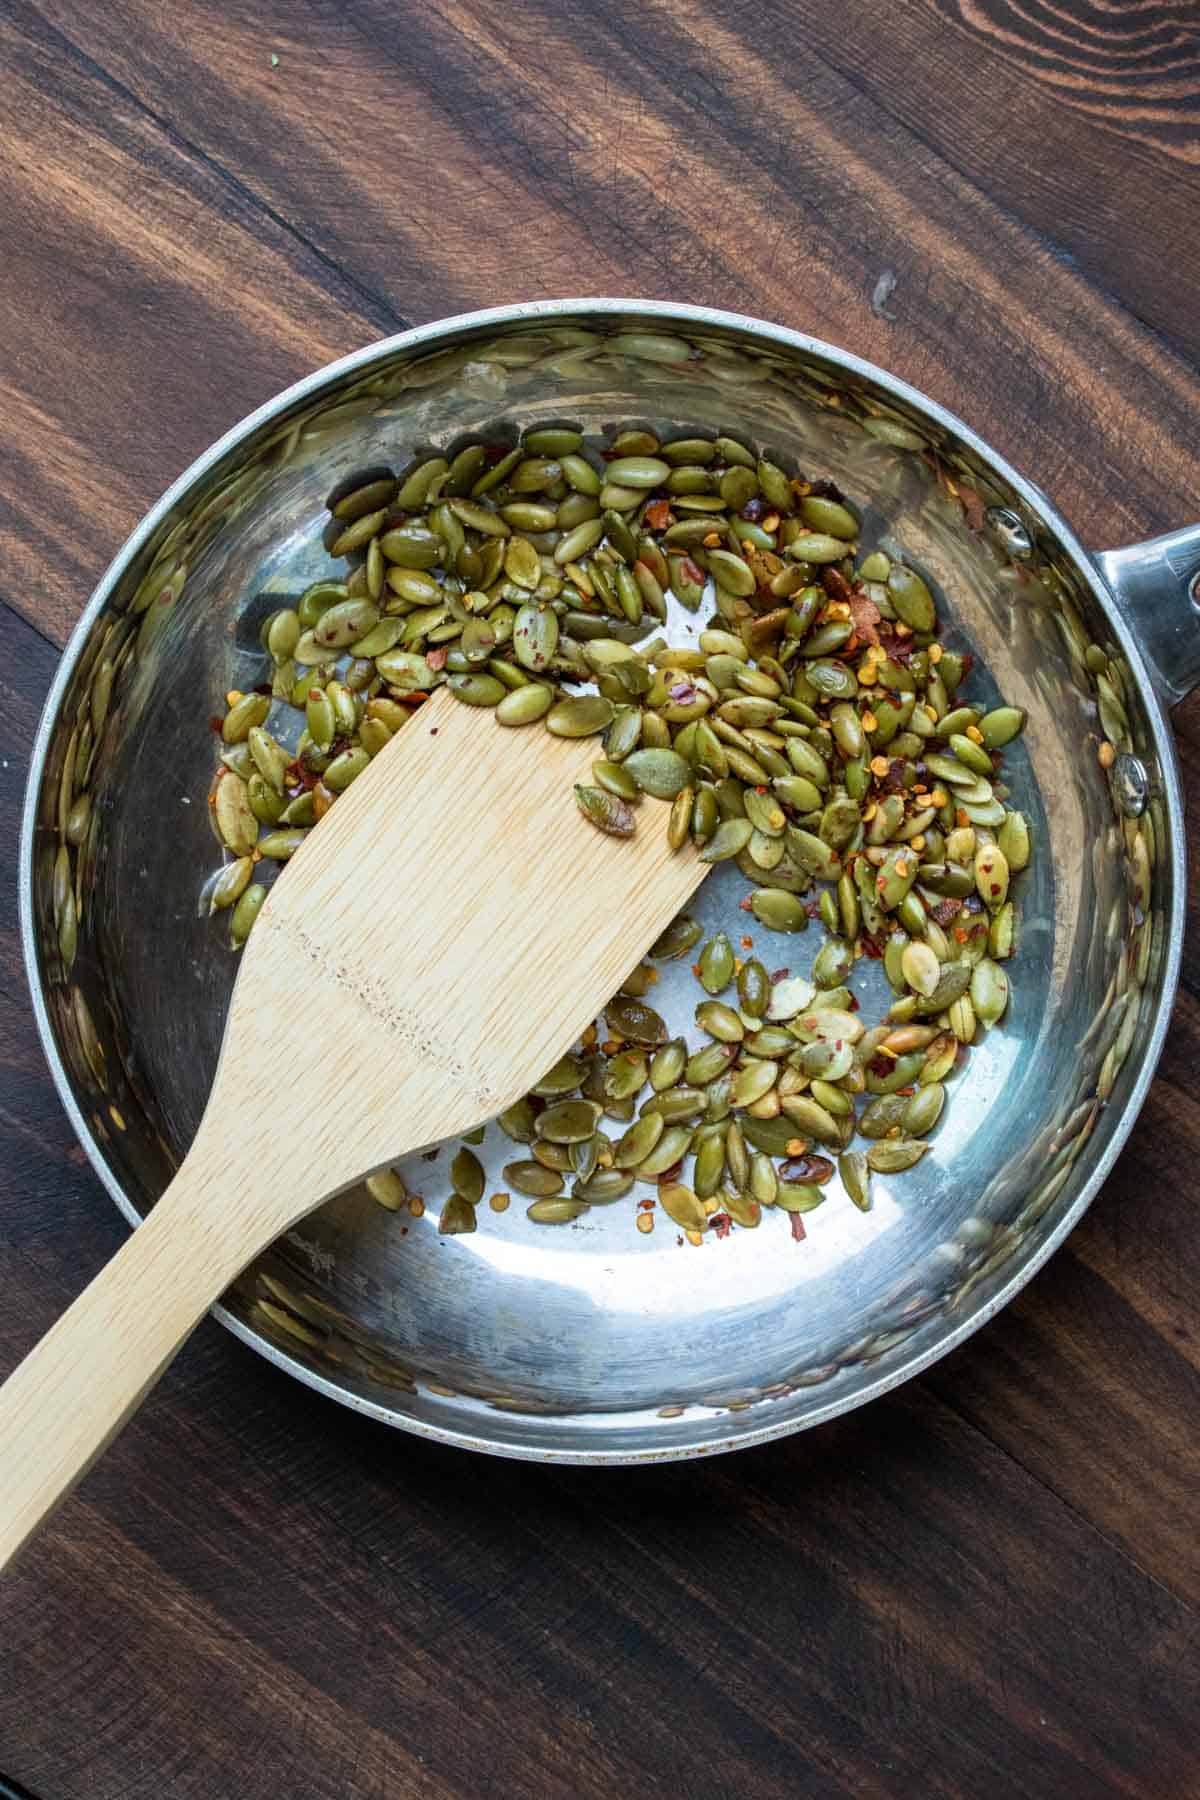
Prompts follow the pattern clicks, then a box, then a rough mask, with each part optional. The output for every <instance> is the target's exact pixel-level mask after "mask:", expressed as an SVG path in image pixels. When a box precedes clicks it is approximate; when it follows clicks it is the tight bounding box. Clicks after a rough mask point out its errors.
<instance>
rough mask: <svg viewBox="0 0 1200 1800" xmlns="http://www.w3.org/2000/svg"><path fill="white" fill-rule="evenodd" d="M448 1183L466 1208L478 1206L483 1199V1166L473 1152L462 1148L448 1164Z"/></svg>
mask: <svg viewBox="0 0 1200 1800" xmlns="http://www.w3.org/2000/svg"><path fill="white" fill-rule="evenodd" d="M450 1181H451V1184H452V1186H453V1188H454V1191H455V1193H456V1194H458V1195H460V1196H461V1197H462V1199H464V1200H465V1201H466V1202H467V1205H468V1206H478V1205H479V1202H480V1201H481V1200H482V1199H483V1185H484V1173H483V1164H482V1163H481V1162H480V1160H479V1158H478V1157H477V1156H476V1155H475V1154H474V1152H473V1151H471V1150H468V1149H466V1148H463V1149H461V1150H459V1151H458V1153H457V1154H456V1155H455V1157H454V1160H453V1161H452V1162H451V1164H450Z"/></svg>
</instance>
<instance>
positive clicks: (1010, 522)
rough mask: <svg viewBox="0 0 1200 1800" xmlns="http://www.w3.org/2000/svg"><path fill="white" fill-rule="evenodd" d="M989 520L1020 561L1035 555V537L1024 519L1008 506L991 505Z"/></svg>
mask: <svg viewBox="0 0 1200 1800" xmlns="http://www.w3.org/2000/svg"><path fill="white" fill-rule="evenodd" d="M987 522H988V524H989V526H990V527H991V529H992V531H993V532H994V534H995V535H996V537H998V538H999V539H1000V542H1001V543H1002V544H1003V546H1004V548H1005V549H1006V550H1007V551H1008V553H1009V555H1010V556H1013V557H1016V558H1017V559H1018V561H1024V560H1025V558H1026V557H1030V556H1032V555H1033V539H1032V538H1031V537H1030V535H1029V531H1028V528H1027V527H1026V525H1025V522H1024V520H1023V519H1022V518H1021V517H1020V515H1019V514H1018V513H1015V512H1013V510H1012V508H1011V507H1008V506H989V507H988V509H987Z"/></svg>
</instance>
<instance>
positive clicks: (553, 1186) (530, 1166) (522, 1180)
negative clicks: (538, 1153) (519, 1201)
mask: <svg viewBox="0 0 1200 1800" xmlns="http://www.w3.org/2000/svg"><path fill="white" fill-rule="evenodd" d="M503 1174H504V1182H505V1186H506V1187H514V1188H516V1190H517V1192H518V1193H519V1194H535V1195H538V1196H539V1197H544V1196H547V1195H550V1194H557V1193H560V1192H561V1191H562V1175H561V1173H560V1172H559V1171H558V1170H557V1169H545V1168H543V1167H542V1165H541V1163H539V1162H511V1163H505V1165H504V1170H503Z"/></svg>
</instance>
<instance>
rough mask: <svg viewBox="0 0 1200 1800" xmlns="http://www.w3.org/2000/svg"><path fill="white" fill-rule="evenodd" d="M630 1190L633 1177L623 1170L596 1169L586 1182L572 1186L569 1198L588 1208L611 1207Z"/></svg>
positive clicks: (579, 1182)
mask: <svg viewBox="0 0 1200 1800" xmlns="http://www.w3.org/2000/svg"><path fill="white" fill-rule="evenodd" d="M632 1188H633V1176H632V1175H627V1174H626V1173H625V1171H624V1170H623V1169H596V1170H595V1172H594V1173H593V1174H591V1175H589V1176H588V1177H587V1179H586V1181H576V1182H575V1183H574V1184H573V1186H572V1188H571V1197H572V1199H574V1200H583V1201H585V1202H586V1203H587V1205H588V1206H611V1205H612V1203H613V1201H614V1200H623V1199H624V1198H625V1196H626V1194H628V1193H630V1192H631V1191H632Z"/></svg>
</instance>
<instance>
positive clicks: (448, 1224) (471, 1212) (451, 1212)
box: [438, 1194, 476, 1237]
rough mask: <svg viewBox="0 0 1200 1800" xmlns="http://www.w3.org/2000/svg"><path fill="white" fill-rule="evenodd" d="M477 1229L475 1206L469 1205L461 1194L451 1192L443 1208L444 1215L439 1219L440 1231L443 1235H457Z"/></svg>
mask: <svg viewBox="0 0 1200 1800" xmlns="http://www.w3.org/2000/svg"><path fill="white" fill-rule="evenodd" d="M475 1229H476V1219H475V1208H474V1207H473V1206H470V1205H468V1203H467V1202H466V1201H465V1200H464V1199H463V1197H462V1195H461V1194H451V1196H450V1198H449V1199H448V1200H447V1202H446V1204H445V1206H443V1208H442V1216H441V1218H440V1219H439V1220H438V1231H439V1232H440V1233H441V1235H442V1236H443V1237H456V1236H459V1235H461V1234H462V1233H463V1232H467V1231H474V1230H475Z"/></svg>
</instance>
